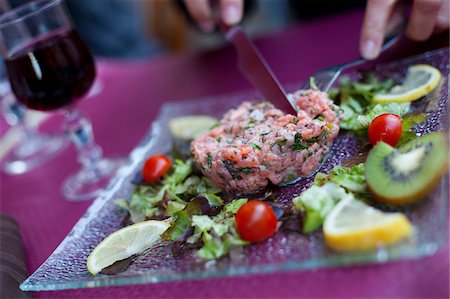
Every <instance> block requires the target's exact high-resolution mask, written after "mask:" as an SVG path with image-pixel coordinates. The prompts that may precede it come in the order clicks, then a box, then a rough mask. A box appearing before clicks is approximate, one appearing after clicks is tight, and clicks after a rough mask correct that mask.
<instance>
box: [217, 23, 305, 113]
mask: <svg viewBox="0 0 450 299" xmlns="http://www.w3.org/2000/svg"><path fill="white" fill-rule="evenodd" d="M219 26H220V28H221V30H222V32H223V33H224V35H225V38H226V40H227V41H229V42H230V43H232V44H233V45H234V48H235V49H236V52H237V54H238V68H239V70H240V71H241V72H242V73H243V74H244V75H245V77H246V78H247V79H248V80H249V81H250V82H251V83H252V85H253V86H254V87H255V88H256V89H257V90H259V91H260V92H261V94H262V95H263V97H264V98H265V99H266V100H269V101H272V102H274V103H276V102H279V103H282V102H283V101H288V102H289V104H290V105H291V106H292V108H294V110H297V109H296V104H295V103H292V102H291V101H289V99H288V97H287V96H286V91H285V90H284V88H283V86H282V85H281V84H280V82H279V81H278V79H277V77H276V76H275V74H274V73H273V71H272V70H271V68H270V66H269V65H268V63H267V62H266V61H265V60H264V57H263V56H262V55H261V53H260V52H259V51H258V49H257V48H256V47H255V45H254V44H253V43H252V41H251V40H250V39H249V38H248V36H247V35H246V34H245V32H244V31H243V30H242V28H241V27H240V26H238V25H235V26H231V27H230V26H227V25H225V24H224V23H223V22H219Z"/></svg>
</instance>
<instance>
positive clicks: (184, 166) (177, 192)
mask: <svg viewBox="0 0 450 299" xmlns="http://www.w3.org/2000/svg"><path fill="white" fill-rule="evenodd" d="M220 192H221V190H220V189H219V188H217V187H216V186H215V185H214V184H213V183H212V182H211V181H210V180H209V179H208V178H206V177H204V176H201V177H200V176H197V175H194V174H192V160H191V159H189V160H186V161H182V160H175V163H174V165H173V171H172V173H171V174H170V175H168V176H167V177H166V178H165V179H164V180H163V181H162V182H161V183H160V184H158V185H138V186H136V187H135V189H134V190H133V193H132V194H131V198H130V200H129V201H128V200H125V199H118V200H116V204H117V205H118V206H120V207H121V208H123V209H125V210H127V211H129V213H130V218H131V221H132V222H133V223H137V222H141V221H144V220H146V219H150V218H164V217H170V216H172V215H173V214H174V213H176V212H178V211H181V210H182V209H183V208H184V207H185V206H186V203H187V202H188V201H189V200H190V199H191V198H192V197H195V196H196V195H199V194H211V195H214V194H217V193H220Z"/></svg>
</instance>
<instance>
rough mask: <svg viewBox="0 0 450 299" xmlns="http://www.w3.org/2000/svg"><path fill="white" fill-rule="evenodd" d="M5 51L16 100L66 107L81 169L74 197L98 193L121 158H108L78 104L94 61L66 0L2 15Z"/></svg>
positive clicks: (72, 180)
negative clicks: (68, 11)
mask: <svg viewBox="0 0 450 299" xmlns="http://www.w3.org/2000/svg"><path fill="white" fill-rule="evenodd" d="M0 53H1V55H2V56H3V58H4V61H5V66H6V70H7V73H8V77H9V81H10V83H11V88H12V90H13V92H14V94H15V96H16V98H17V100H18V101H19V102H20V103H22V104H24V105H25V106H26V107H28V108H29V109H34V110H39V111H54V110H61V111H62V112H63V114H64V116H65V128H66V132H67V134H68V136H69V139H70V140H71V141H72V142H73V144H74V145H75V146H76V148H77V149H78V160H79V162H80V163H81V165H82V167H81V170H79V171H78V172H77V173H76V174H74V175H72V176H70V177H69V178H67V179H66V180H65V182H64V183H63V187H62V191H63V194H64V196H65V197H66V198H67V199H68V200H71V201H79V200H85V199H90V198H93V197H95V196H97V195H98V194H99V193H100V192H101V191H102V189H104V187H105V186H106V185H107V184H108V183H109V181H110V179H111V178H112V176H113V175H114V174H115V171H116V170H117V168H118V167H119V166H120V164H121V162H122V160H121V159H104V158H103V156H102V150H101V148H100V147H99V146H98V145H97V144H96V143H95V142H94V138H93V134H92V126H91V123H90V122H89V120H88V119H87V118H86V117H84V116H83V114H81V113H80V112H79V111H78V110H77V109H76V108H75V104H76V103H77V102H78V100H80V99H81V98H83V96H85V95H86V93H87V92H88V91H89V89H90V87H91V85H92V83H93V82H94V79H95V76H96V70H95V64H94V59H93V56H92V54H91V52H90V51H89V49H88V47H87V46H86V44H85V43H84V41H83V40H82V39H81V37H80V35H79V34H78V32H77V31H76V30H75V28H74V27H73V25H72V21H71V19H70V16H69V14H68V13H67V9H66V7H65V5H64V2H63V1H62V0H37V1H32V2H29V3H27V4H24V5H22V6H19V7H17V8H15V9H12V10H10V11H8V12H6V13H5V14H3V15H2V16H0Z"/></svg>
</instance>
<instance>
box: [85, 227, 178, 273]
mask: <svg viewBox="0 0 450 299" xmlns="http://www.w3.org/2000/svg"><path fill="white" fill-rule="evenodd" d="M169 226H170V224H169V223H167V222H165V221H156V220H148V221H143V222H139V223H136V224H133V225H130V226H126V227H124V228H122V229H119V230H118V231H115V232H113V233H112V234H110V235H109V236H107V237H106V238H105V239H104V240H103V241H102V242H100V243H99V244H98V245H97V247H95V248H94V250H93V251H92V252H91V254H90V255H89V257H88V259H87V269H88V271H89V272H90V273H91V274H93V275H96V274H97V273H99V272H100V271H101V270H102V269H104V268H106V267H108V266H110V265H112V264H114V263H115V262H117V261H120V260H123V259H126V258H129V257H130V256H132V255H135V254H138V253H141V252H143V251H145V250H146V249H148V248H150V247H151V246H153V245H154V244H155V243H156V242H158V241H159V240H160V235H161V234H162V233H163V232H165V231H166V230H167V229H168V228H169Z"/></svg>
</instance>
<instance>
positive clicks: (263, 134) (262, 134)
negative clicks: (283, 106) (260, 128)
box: [260, 132, 270, 136]
mask: <svg viewBox="0 0 450 299" xmlns="http://www.w3.org/2000/svg"><path fill="white" fill-rule="evenodd" d="M269 133H270V132H266V133H261V134H260V136H266V135H267V134H269Z"/></svg>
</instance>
